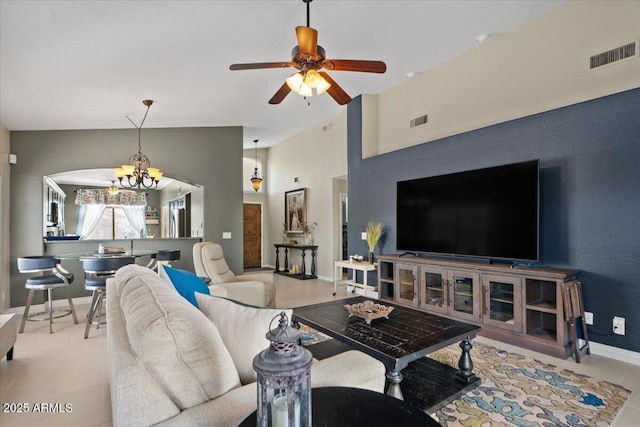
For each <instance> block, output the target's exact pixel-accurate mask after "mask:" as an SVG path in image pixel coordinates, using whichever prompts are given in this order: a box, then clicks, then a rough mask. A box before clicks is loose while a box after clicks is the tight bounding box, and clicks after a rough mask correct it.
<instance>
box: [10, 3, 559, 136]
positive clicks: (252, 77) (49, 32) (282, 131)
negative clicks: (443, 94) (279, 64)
mask: <svg viewBox="0 0 640 427" xmlns="http://www.w3.org/2000/svg"><path fill="white" fill-rule="evenodd" d="M560 3H562V1H560V0H550V1H544V0H533V1H526V0H517V1H506V0H498V1H481V0H476V1H471V0H467V1H399V0H394V1H381V0H380V1H378V0H371V1H346V0H341V1H337V0H315V1H313V2H312V3H311V22H310V25H311V26H312V27H314V28H316V29H317V30H318V32H319V36H318V42H319V44H320V45H322V46H323V47H324V48H325V50H326V53H327V57H328V58H332V59H372V60H382V61H384V62H386V64H387V72H386V73H385V74H366V73H350V72H339V71H335V72H330V74H331V76H332V77H333V78H334V79H335V80H336V81H337V82H338V83H339V84H340V85H341V86H342V87H343V89H345V90H346V92H347V93H349V94H350V95H351V96H352V97H355V96H357V95H359V94H362V93H367V94H375V93H380V92H383V91H385V90H387V89H389V88H391V87H393V86H395V85H397V84H399V83H400V82H402V81H404V80H405V79H407V78H408V75H410V74H411V73H415V74H417V73H420V72H422V71H424V70H426V69H429V68H431V67H433V66H435V65H437V64H439V63H442V62H444V61H446V60H447V59H449V58H452V57H454V56H457V55H459V54H461V53H462V52H464V51H465V50H468V49H472V48H473V47H474V46H475V45H476V44H477V42H476V40H475V38H476V36H478V35H480V34H491V35H492V36H501V35H504V33H506V32H507V31H508V30H509V29H510V28H513V27H514V26H517V25H519V24H521V23H523V22H525V21H527V20H530V19H532V18H534V17H536V16H538V15H540V14H543V13H544V12H546V11H548V10H550V9H552V8H554V7H556V6H557V5H559V4H560ZM298 25H306V5H305V4H304V3H303V2H302V0H286V1H285V0H281V1H231V0H227V1H73V2H72V1H50V0H47V1H9V0H2V1H1V2H0V89H1V90H0V121H1V122H2V123H3V124H4V125H5V126H6V127H7V128H8V129H9V130H12V131H14V130H55V129H112V128H129V127H132V125H131V124H130V123H129V121H128V120H127V119H126V118H125V114H129V115H130V117H132V119H133V120H134V121H135V122H136V123H139V122H140V120H141V119H142V116H143V114H144V108H145V107H144V106H143V105H142V102H141V101H142V100H143V99H153V100H155V103H154V105H153V106H152V107H151V110H150V112H149V116H148V117H147V120H146V122H145V125H144V127H145V128H152V127H187V126H188V127H191V126H194V127H199V126H244V127H245V133H244V147H245V148H252V147H253V146H254V145H253V142H252V140H253V139H259V140H260V142H259V147H266V146H271V145H273V144H276V143H278V142H280V141H282V140H283V139H285V138H287V137H290V136H292V135H294V134H296V133H297V132H299V131H301V130H303V129H306V128H308V127H310V126H312V125H313V124H316V123H319V122H321V121H323V120H326V119H328V118H330V117H332V116H334V115H336V114H338V113H339V112H340V111H343V110H344V109H345V108H346V106H339V105H337V104H336V103H335V102H334V101H333V99H332V98H331V97H330V96H328V94H325V95H322V96H317V97H312V98H309V101H310V105H307V101H305V100H304V99H303V98H302V97H300V96H299V95H296V94H294V93H291V94H289V95H288V96H287V98H285V100H284V101H283V102H282V103H281V104H280V105H276V106H273V105H269V104H268V103H267V101H268V100H269V99H270V98H271V96H272V95H273V94H274V93H275V92H276V90H277V89H278V88H279V87H280V86H281V85H282V83H283V82H284V79H285V78H286V77H287V76H289V75H290V74H292V73H293V72H294V70H293V69H268V70H267V69H265V70H251V71H229V65H230V64H232V63H244V62H271V61H286V60H289V59H290V52H291V48H293V47H294V46H295V45H296V37H295V30H294V29H295V27H296V26H298Z"/></svg>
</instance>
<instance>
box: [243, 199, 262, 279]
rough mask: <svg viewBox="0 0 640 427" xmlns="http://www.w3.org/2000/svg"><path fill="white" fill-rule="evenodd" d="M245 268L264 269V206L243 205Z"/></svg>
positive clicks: (255, 204)
mask: <svg viewBox="0 0 640 427" xmlns="http://www.w3.org/2000/svg"><path fill="white" fill-rule="evenodd" d="M242 211H243V232H242V238H243V243H244V268H260V267H262V264H261V263H262V205H260V204H258V203H244V204H243V208H242Z"/></svg>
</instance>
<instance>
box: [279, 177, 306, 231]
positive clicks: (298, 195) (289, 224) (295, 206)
mask: <svg viewBox="0 0 640 427" xmlns="http://www.w3.org/2000/svg"><path fill="white" fill-rule="evenodd" d="M284 216H285V218H284V224H285V230H286V231H287V233H290V234H302V232H303V228H302V224H303V223H304V222H305V221H306V220H307V189H306V188H298V189H297V190H291V191H287V192H285V193H284Z"/></svg>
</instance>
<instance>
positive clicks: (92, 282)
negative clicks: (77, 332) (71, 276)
mask: <svg viewBox="0 0 640 427" xmlns="http://www.w3.org/2000/svg"><path fill="white" fill-rule="evenodd" d="M135 260H136V259H135V257H133V256H117V257H91V258H83V259H82V269H83V270H84V273H85V279H84V288H85V289H86V290H88V291H91V292H92V293H93V295H92V298H91V306H90V307H89V313H88V314H87V325H86V326H85V328H84V338H85V339H87V338H88V337H89V329H90V328H91V325H96V329H100V325H105V324H106V321H105V322H101V321H100V318H101V316H102V305H103V302H104V297H105V295H106V293H107V279H108V278H110V277H113V276H114V274H116V271H117V270H118V269H119V268H120V267H122V266H124V265H127V264H133V263H135ZM96 311H97V313H98V316H97V320H95V321H94V316H95V314H96Z"/></svg>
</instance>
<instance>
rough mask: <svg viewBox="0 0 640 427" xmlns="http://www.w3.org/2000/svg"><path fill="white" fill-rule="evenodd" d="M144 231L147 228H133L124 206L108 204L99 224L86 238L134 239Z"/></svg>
mask: <svg viewBox="0 0 640 427" xmlns="http://www.w3.org/2000/svg"><path fill="white" fill-rule="evenodd" d="M141 232H142V233H143V234H141ZM144 233H145V230H135V229H134V228H133V225H132V224H131V222H130V221H129V219H128V218H127V216H126V215H125V213H124V209H123V208H122V206H107V207H106V209H105V210H104V213H103V214H102V217H101V218H100V221H99V222H98V225H97V226H96V228H94V229H93V231H92V232H91V233H89V234H88V235H87V237H86V239H134V238H139V237H142V236H143V235H144Z"/></svg>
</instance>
